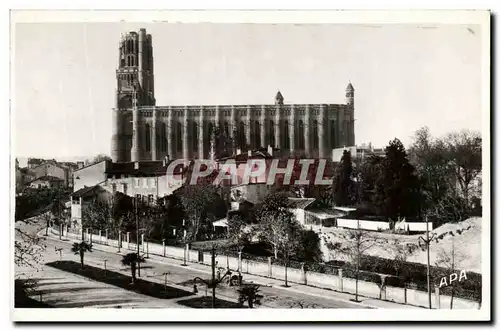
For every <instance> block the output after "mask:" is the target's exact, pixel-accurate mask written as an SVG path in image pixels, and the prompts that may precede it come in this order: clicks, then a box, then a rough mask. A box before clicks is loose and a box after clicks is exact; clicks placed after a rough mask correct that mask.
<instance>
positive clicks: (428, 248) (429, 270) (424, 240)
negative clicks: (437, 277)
mask: <svg viewBox="0 0 500 331" xmlns="http://www.w3.org/2000/svg"><path fill="white" fill-rule="evenodd" d="M425 223H426V238H425V239H424V238H423V237H422V236H420V237H418V242H419V244H420V241H422V242H423V243H424V245H425V247H426V249H427V295H428V299H429V309H432V293H431V250H430V245H431V241H432V240H433V239H434V236H435V234H432V236H431V237H430V238H429V219H428V218H427V216H425Z"/></svg>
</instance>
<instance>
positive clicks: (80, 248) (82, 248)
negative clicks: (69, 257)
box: [71, 241, 92, 269]
mask: <svg viewBox="0 0 500 331" xmlns="http://www.w3.org/2000/svg"><path fill="white" fill-rule="evenodd" d="M71 251H72V252H73V253H75V255H76V254H79V255H80V264H81V267H82V269H83V267H84V266H85V265H84V263H83V259H84V256H85V253H86V252H92V245H91V244H88V243H86V242H85V241H82V242H79V243H73V247H71Z"/></svg>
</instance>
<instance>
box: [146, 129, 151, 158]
mask: <svg viewBox="0 0 500 331" xmlns="http://www.w3.org/2000/svg"><path fill="white" fill-rule="evenodd" d="M145 131H146V152H151V126H150V125H149V124H146V125H145Z"/></svg>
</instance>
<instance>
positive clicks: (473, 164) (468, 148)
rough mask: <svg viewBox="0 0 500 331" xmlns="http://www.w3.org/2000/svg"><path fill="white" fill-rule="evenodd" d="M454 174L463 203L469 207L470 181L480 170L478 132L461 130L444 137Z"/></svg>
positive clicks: (479, 139)
mask: <svg viewBox="0 0 500 331" xmlns="http://www.w3.org/2000/svg"><path fill="white" fill-rule="evenodd" d="M445 144H446V146H447V149H448V153H449V157H450V160H451V161H452V163H453V165H454V170H455V171H454V174H455V177H456V180H457V182H458V185H459V187H460V190H461V193H462V195H463V197H464V199H465V205H466V206H467V207H469V193H470V191H471V184H472V182H473V181H474V180H475V179H476V178H478V176H479V174H480V173H481V170H482V138H481V134H480V133H478V132H470V131H462V132H460V133H456V132H455V133H451V134H449V135H448V136H447V137H446V138H445Z"/></svg>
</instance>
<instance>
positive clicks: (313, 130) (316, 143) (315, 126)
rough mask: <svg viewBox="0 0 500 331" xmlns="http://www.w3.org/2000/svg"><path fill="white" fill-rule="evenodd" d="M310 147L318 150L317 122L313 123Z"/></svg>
mask: <svg viewBox="0 0 500 331" xmlns="http://www.w3.org/2000/svg"><path fill="white" fill-rule="evenodd" d="M312 135H313V136H312V143H313V144H312V145H313V148H315V149H318V148H319V137H318V121H316V120H315V121H314V122H313V129H312Z"/></svg>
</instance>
